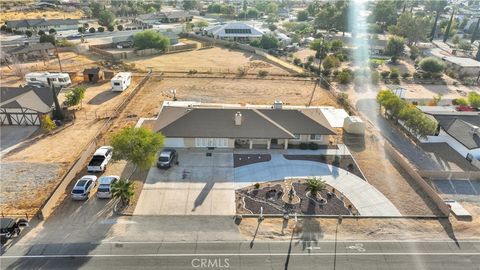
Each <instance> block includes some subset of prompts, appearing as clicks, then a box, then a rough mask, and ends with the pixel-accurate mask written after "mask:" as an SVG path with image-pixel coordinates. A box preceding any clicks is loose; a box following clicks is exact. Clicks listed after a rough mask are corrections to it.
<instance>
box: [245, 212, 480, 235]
mask: <svg viewBox="0 0 480 270" xmlns="http://www.w3.org/2000/svg"><path fill="white" fill-rule="evenodd" d="M464 206H465V207H466V208H467V209H468V210H469V211H470V213H472V214H473V215H474V218H473V220H472V221H460V220H457V219H456V218H454V217H450V219H449V220H446V219H444V220H440V221H439V220H413V219H346V218H345V219H343V222H342V224H341V225H340V226H339V229H338V239H339V240H352V239H353V240H428V239H437V240H446V239H478V236H479V235H480V226H478V224H479V223H480V207H479V206H478V205H472V204H465V205H464ZM282 223H283V220H282V219H280V218H275V219H273V218H267V219H265V220H264V221H263V222H262V223H261V224H260V227H259V229H258V233H257V236H256V238H257V239H276V240H279V239H283V240H289V239H290V236H291V233H292V229H293V226H294V225H293V224H294V222H293V220H292V219H291V220H290V222H289V224H288V227H286V228H284V233H283V234H282V226H283V224H282ZM336 223H337V220H336V219H335V218H332V219H326V218H324V219H320V218H316V219H301V218H299V222H298V224H299V226H298V227H299V228H300V229H298V230H297V232H298V233H297V234H296V237H300V238H302V234H303V235H308V236H310V237H311V236H313V237H315V238H316V240H333V239H334V238H335V227H336ZM257 224H258V223H257V219H256V218H244V219H243V220H242V222H241V224H240V226H239V228H240V231H241V233H242V234H243V235H244V236H245V238H246V239H252V237H253V235H254V233H255V229H256V228H257Z"/></svg>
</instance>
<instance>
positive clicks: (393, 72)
mask: <svg viewBox="0 0 480 270" xmlns="http://www.w3.org/2000/svg"><path fill="white" fill-rule="evenodd" d="M399 76H400V74H399V72H398V69H397V68H391V69H390V76H389V77H390V79H398V77H399Z"/></svg>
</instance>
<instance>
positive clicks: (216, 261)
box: [192, 258, 230, 269]
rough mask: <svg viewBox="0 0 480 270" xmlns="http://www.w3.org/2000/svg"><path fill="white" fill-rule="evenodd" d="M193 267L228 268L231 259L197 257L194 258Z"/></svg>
mask: <svg viewBox="0 0 480 270" xmlns="http://www.w3.org/2000/svg"><path fill="white" fill-rule="evenodd" d="M192 267H193V268H213V269H227V268H230V260H229V259H228V258H223V259H221V258H211V259H207V258H195V259H193V260H192Z"/></svg>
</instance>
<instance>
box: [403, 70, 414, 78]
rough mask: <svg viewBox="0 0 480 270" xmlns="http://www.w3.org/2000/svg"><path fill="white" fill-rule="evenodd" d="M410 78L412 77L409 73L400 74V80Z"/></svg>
mask: <svg viewBox="0 0 480 270" xmlns="http://www.w3.org/2000/svg"><path fill="white" fill-rule="evenodd" d="M411 76H412V75H411V74H410V73H408V72H405V73H403V74H402V78H404V79H406V78H408V77H411Z"/></svg>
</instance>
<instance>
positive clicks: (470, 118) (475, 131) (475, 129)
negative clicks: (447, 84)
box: [424, 112, 480, 168]
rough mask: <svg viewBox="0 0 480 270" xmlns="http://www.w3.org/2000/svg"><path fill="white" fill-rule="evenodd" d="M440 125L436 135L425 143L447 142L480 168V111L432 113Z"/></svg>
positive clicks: (429, 137) (428, 138)
mask: <svg viewBox="0 0 480 270" xmlns="http://www.w3.org/2000/svg"><path fill="white" fill-rule="evenodd" d="M431 115H432V116H433V117H434V118H435V120H437V122H438V125H439V132H438V134H437V135H436V136H428V137H427V139H426V140H424V142H425V143H447V144H448V145H449V146H450V147H452V148H453V149H455V151H457V152H458V153H459V154H460V155H462V156H463V157H464V158H466V159H467V160H468V161H469V162H470V163H472V164H473V165H474V166H476V167H478V168H480V113H479V112H441V113H440V114H435V113H434V114H431Z"/></svg>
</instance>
